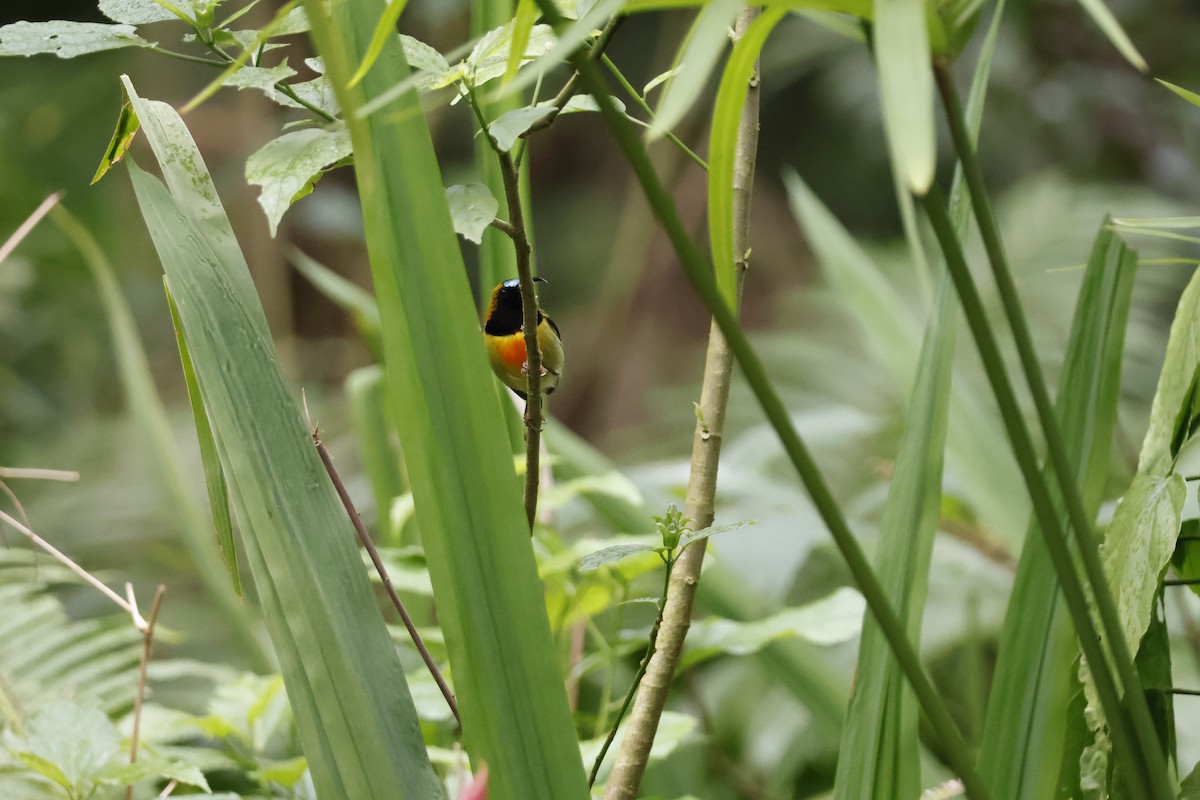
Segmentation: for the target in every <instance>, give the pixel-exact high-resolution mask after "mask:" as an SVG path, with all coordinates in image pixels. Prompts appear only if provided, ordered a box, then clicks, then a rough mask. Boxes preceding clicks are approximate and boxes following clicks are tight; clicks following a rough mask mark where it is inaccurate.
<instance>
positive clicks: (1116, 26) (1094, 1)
mask: <svg viewBox="0 0 1200 800" xmlns="http://www.w3.org/2000/svg"><path fill="white" fill-rule="evenodd" d="M1079 5H1081V6H1083V10H1084V11H1086V12H1087V13H1088V14H1089V15H1090V16H1091V18H1092V20H1093V21H1094V22H1095V23H1096V24H1097V25H1099V26H1100V30H1102V31H1104V35H1105V36H1107V37H1108V40H1109V41H1110V42H1112V44H1113V46H1114V47H1116V48H1117V51H1118V52H1120V54H1121V55H1123V56H1124V57H1125V60H1126V61H1128V62H1129V63H1130V64H1132V65H1133V66H1135V67H1137V68H1138V70H1139V71H1141V72H1149V71H1150V65H1149V64H1147V63H1146V59H1144V58H1142V54H1141V53H1139V52H1138V49H1137V47H1135V46H1134V44H1133V42H1132V41H1130V39H1129V34H1127V33H1125V29H1124V28H1122V27H1121V23H1120V22H1117V18H1116V17H1114V16H1113V13H1112V11H1110V10H1109V8H1108V6H1106V5H1105V4H1104V0H1079Z"/></svg>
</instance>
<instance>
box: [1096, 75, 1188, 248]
mask: <svg viewBox="0 0 1200 800" xmlns="http://www.w3.org/2000/svg"><path fill="white" fill-rule="evenodd" d="M1154 80H1156V81H1158V82H1159V83H1161V84H1162V85H1163V86H1165V87H1167V88H1168V89H1170V90H1171V91H1172V92H1174V93H1175V94H1177V95H1179V96H1180V97H1182V98H1183V99H1184V100H1187V101H1188V102H1189V103H1191V104H1192V105H1194V106H1200V94H1196V93H1195V92H1192V91H1189V90H1187V89H1184V88H1183V87H1182V86H1176V85H1175V84H1173V83H1168V82H1167V81H1164V80H1163V79H1162V78H1155V79H1154ZM1113 222H1117V223H1118V224H1119V223H1120V221H1119V220H1113ZM1188 227H1194V226H1193V225H1189V226H1188Z"/></svg>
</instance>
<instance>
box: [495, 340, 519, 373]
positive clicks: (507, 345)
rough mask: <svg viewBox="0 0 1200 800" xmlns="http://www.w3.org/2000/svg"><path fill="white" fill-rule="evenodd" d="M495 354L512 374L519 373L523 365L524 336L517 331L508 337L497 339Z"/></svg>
mask: <svg viewBox="0 0 1200 800" xmlns="http://www.w3.org/2000/svg"><path fill="white" fill-rule="evenodd" d="M498 338H499V341H498V342H496V354H497V355H498V356H499V357H500V360H501V361H503V362H504V365H505V366H506V367H508V368H509V369H510V370H512V371H513V372H517V373H520V371H521V367H523V366H524V365H525V360H526V359H525V334H524V333H522V332H520V331H518V332H517V333H513V334H510V335H508V336H501V337H498Z"/></svg>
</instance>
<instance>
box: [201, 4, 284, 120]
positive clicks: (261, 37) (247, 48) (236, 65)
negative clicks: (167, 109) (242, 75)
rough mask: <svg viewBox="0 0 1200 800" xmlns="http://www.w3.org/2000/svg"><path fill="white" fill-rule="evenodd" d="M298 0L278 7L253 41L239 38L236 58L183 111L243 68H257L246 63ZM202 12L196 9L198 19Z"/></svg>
mask: <svg viewBox="0 0 1200 800" xmlns="http://www.w3.org/2000/svg"><path fill="white" fill-rule="evenodd" d="M299 2H300V0H288V2H287V3H285V4H284V5H283V6H282V7H281V8H279V10H278V11H276V12H275V16H274V17H273V18H272V19H271V21H270V22H269V23H268V24H267V26H266V27H264V28H263V29H262V30H261V31H257V32H256V33H255V36H254V39H253V41H251V42H242V41H240V40H239V42H238V43H239V45H240V46H241V47H242V52H241V53H239V54H238V56H237V58H235V59H234V60H233V61H232V62H230V64H229V66H227V67H226V68H225V69H224V70H222V72H221V74H220V75H218V76H217V77H215V78H213V79H212V80H211V81H210V82H209V84H208V85H207V86H205V87H204V88H203V89H201V90H200V91H199V92H198V93H197V94H196V95H195V96H194V97H192V99H191V100H189V101H188V102H187V105H185V106H184V107H183V109H182V111H183V113H184V114H186V113H188V112H189V111H191V110H192V109H194V108H196V107H197V106H199V105H200V104H201V103H203V102H204V101H205V100H207V99H208V98H210V97H212V96H213V95H214V94H216V93H217V90H218V89H220V88H221V87H222V86H225V85H226V84H227V83H230V81H231V79H233V76H234V75H235V74H236V73H238V72H240V71H242V70H244V69H251V70H254V69H259V68H258V67H253V66H251V67H247V64H248V63H252V61H253V59H254V58H255V53H257V52H258V49H259V48H260V47H262V46H263V45H265V44H266V43H267V40H268V39H270V38H271V36H272V35H274V32H275V29H276V28H278V27H279V26H280V25H281V24H283V22H284V20H286V19H287V18H288V15H289V14H290V13H291V12H292V11H293V10H294V9H295V8H296V6H297V5H298V4H299ZM202 13H203V12H202V11H200V10H199V9H198V10H197V17H196V18H197V19H200V18H201V15H202ZM210 13H211V10H210ZM229 33H230V34H231V35H232V33H233V32H232V31H230V32H229ZM234 80H236V79H234ZM234 85H236V84H234ZM268 96H270V97H272V98H273V97H274V94H273V93H271V94H269V95H268Z"/></svg>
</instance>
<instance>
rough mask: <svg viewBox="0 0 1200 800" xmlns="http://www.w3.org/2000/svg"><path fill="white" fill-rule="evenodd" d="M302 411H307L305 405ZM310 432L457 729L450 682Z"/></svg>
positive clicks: (325, 453) (318, 439)
mask: <svg viewBox="0 0 1200 800" xmlns="http://www.w3.org/2000/svg"><path fill="white" fill-rule="evenodd" d="M305 413H306V414H307V405H306V408H305ZM311 434H312V440H313V444H314V445H316V448H317V454H318V455H320V456H321V463H322V464H324V465H325V471H326V472H328V473H329V479H330V480H331V481H333V488H334V489H336V490H337V494H338V497H340V498H341V500H342V505H343V506H344V507H345V509H346V514H347V515H348V516H349V517H350V522H351V524H353V525H354V532H355V533H357V534H358V540H359V541H360V542H361V543H362V546H363V547H364V548H366V551H367V553H368V554H369V555H370V556H371V563H372V564H374V565H375V571H376V572H378V573H379V579H380V580H381V581H383V588H384V590H386V591H387V595H388V597H389V598H391V601H392V605H393V606H395V608H396V611H397V612H399V614H400V619H401V620H403V621H404V627H405V628H407V629H408V635H409V636H410V637H411V638H412V641H413V644H414V645H416V647H417V652H419V653H420V654H421V660H422V661H424V662H425V666H426V668H427V669H428V670H429V674H430V675H432V676H433V680H434V681H435V682H436V683H437V685H438V689H440V690H441V691H442V697H444V698H446V703H447V705H449V706H450V712H451V713H452V714H454V719H455V721H457V722H458V726H459V729H461V728H462V717H460V716H459V715H458V703H457V702H455V700H454V693H453V692H451V691H450V686H449V685H447V683H446V679H445V678H443V677H442V673H441V671H440V670H439V669H438V667H437V662H435V661H434V660H433V656H432V655H430V653H429V648H427V647H426V646H425V642H424V641H422V639H421V634H419V633H417V626H416V625H415V624H413V621H412V617H410V616H409V615H408V610H407V609H406V608H405V607H404V601H402V600H401V599H400V595H399V594H397V593H396V587H395V586H393V585H392V579H391V578H390V577H389V576H388V573H387V568H386V567H385V566H384V565H383V559H382V558H380V557H379V550H378V549H377V548H376V547H375V542H373V541H372V540H371V535H370V534H369V533H367V529H366V528H365V527H364V526H363V523H362V519H361V518H360V517H359V516H358V510H357V509H355V507H354V501H353V500H351V499H350V493H349V492H347V491H346V486H345V484H343V483H342V478H341V476H340V475H338V471H337V469H336V468H335V467H334V466H333V459H332V458H331V457H330V455H329V451H328V450H327V449H326V448H325V443H324V442H322V441H321V436H320V433H319V432H318V430H317V428H316V426H315V425H314V426H312V428H311Z"/></svg>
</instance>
